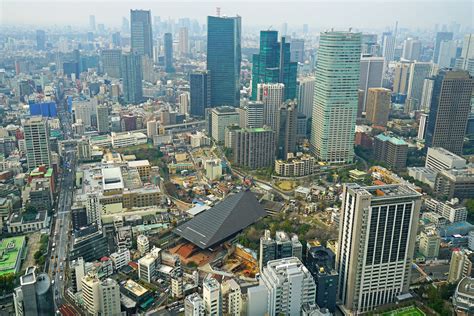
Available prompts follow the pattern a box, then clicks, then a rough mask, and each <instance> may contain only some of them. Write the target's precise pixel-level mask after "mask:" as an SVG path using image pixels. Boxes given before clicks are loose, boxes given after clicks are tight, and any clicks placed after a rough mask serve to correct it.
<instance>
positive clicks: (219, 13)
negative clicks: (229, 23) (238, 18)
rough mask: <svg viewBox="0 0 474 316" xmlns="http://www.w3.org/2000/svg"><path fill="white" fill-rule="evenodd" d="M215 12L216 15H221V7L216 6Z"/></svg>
mask: <svg viewBox="0 0 474 316" xmlns="http://www.w3.org/2000/svg"><path fill="white" fill-rule="evenodd" d="M216 14H217V16H218V17H220V16H221V8H220V7H216Z"/></svg>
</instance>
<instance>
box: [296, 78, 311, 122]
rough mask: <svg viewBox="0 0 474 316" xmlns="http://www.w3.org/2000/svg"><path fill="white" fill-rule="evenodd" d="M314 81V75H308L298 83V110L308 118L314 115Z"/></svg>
mask: <svg viewBox="0 0 474 316" xmlns="http://www.w3.org/2000/svg"><path fill="white" fill-rule="evenodd" d="M314 81H315V79H314V77H306V78H302V79H300V80H299V85H298V112H299V113H303V114H304V115H305V116H306V118H308V119H309V118H311V116H312V115H313V101H314Z"/></svg>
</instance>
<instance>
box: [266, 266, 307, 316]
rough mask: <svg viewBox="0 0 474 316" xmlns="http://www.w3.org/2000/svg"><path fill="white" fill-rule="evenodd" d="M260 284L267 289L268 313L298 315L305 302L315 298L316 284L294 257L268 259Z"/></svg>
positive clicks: (271, 314)
mask: <svg viewBox="0 0 474 316" xmlns="http://www.w3.org/2000/svg"><path fill="white" fill-rule="evenodd" d="M260 284H261V285H264V286H265V288H266V289H267V291H268V303H267V306H268V315H270V316H276V315H282V314H283V315H300V314H301V309H302V307H303V305H305V304H311V303H314V302H315V300H316V284H315V283H314V279H313V276H312V275H311V273H310V272H309V271H308V269H307V268H306V267H305V266H304V265H303V264H302V263H301V261H300V259H298V258H296V257H289V258H283V259H277V260H272V261H269V262H268V263H267V265H266V267H265V268H263V272H262V274H261V279H260Z"/></svg>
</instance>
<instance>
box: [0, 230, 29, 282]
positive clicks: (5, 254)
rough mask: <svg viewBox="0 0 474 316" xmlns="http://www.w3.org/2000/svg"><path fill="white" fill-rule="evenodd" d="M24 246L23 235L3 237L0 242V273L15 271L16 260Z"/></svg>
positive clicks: (19, 257)
mask: <svg viewBox="0 0 474 316" xmlns="http://www.w3.org/2000/svg"><path fill="white" fill-rule="evenodd" d="M24 246H25V236H18V237H11V238H4V239H2V240H1V242H0V275H4V274H7V273H16V272H18V271H15V268H16V265H17V262H18V260H20V259H21V252H22V250H23V247H24Z"/></svg>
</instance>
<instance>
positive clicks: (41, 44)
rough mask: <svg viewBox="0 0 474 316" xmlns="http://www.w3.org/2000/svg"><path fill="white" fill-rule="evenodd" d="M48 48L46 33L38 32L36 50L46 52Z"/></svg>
mask: <svg viewBox="0 0 474 316" xmlns="http://www.w3.org/2000/svg"><path fill="white" fill-rule="evenodd" d="M45 48H46V32H45V31H43V30H36V49H38V50H44V49H45Z"/></svg>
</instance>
